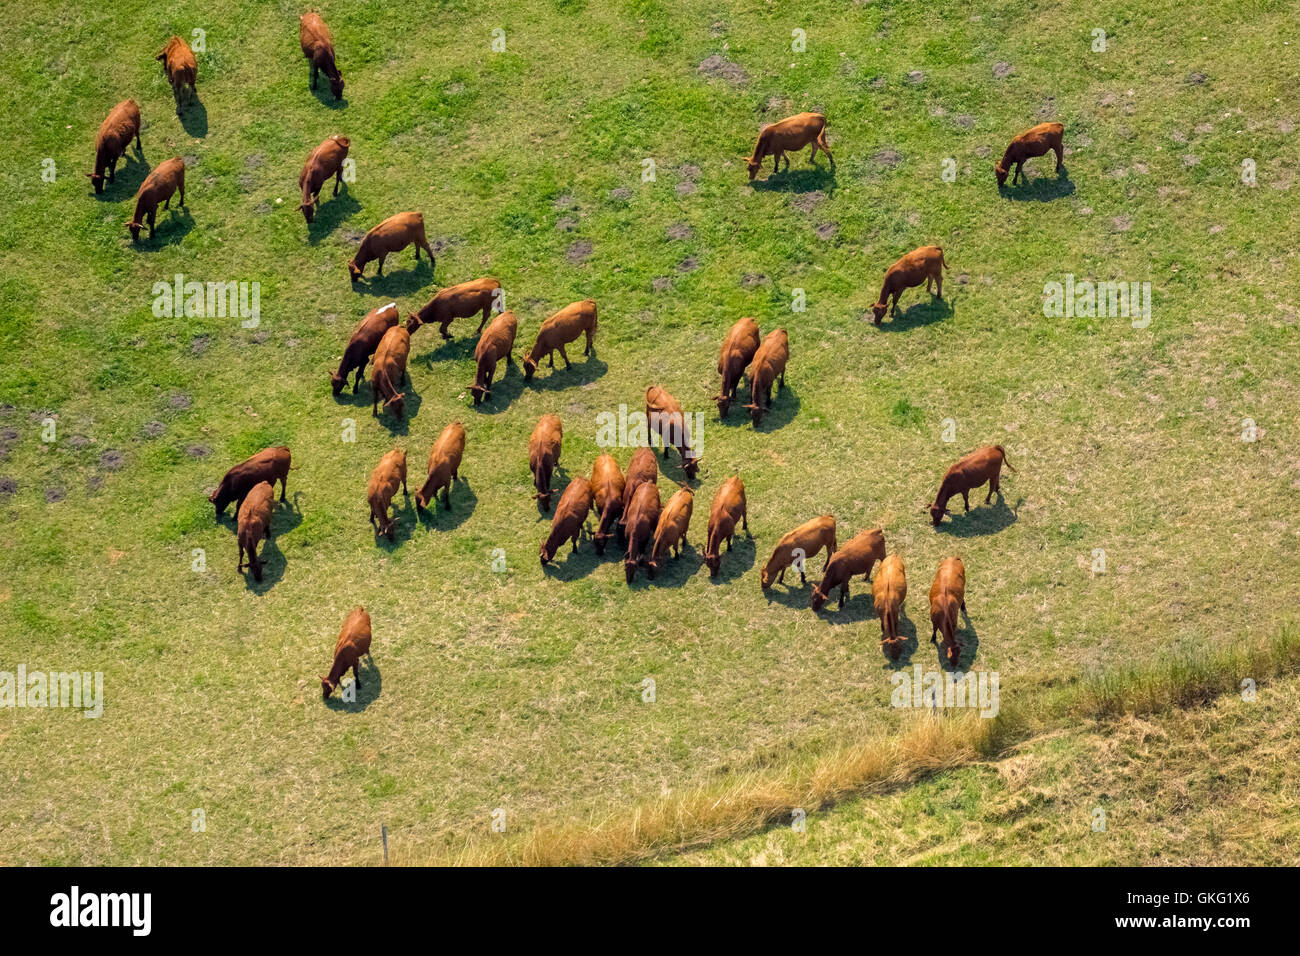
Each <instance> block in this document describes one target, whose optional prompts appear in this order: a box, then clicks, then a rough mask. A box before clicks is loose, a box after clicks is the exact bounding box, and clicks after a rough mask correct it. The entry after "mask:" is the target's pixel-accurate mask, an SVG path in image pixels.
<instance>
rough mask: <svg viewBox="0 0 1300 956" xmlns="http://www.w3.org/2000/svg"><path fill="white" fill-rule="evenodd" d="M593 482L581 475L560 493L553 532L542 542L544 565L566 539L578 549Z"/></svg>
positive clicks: (552, 523)
mask: <svg viewBox="0 0 1300 956" xmlns="http://www.w3.org/2000/svg"><path fill="white" fill-rule="evenodd" d="M591 499H592V489H591V482H590V481H588V480H587V479H586V478H583V477H582V476H581V475H579V476H578V477H577V478H574V479H573V480H572V481H571V482H569V484H568V487H566V488H565V489H564V494H562V495H560V503H559V504H558V505H557V506H556V508H555V518H554V519H553V520H552V521H551V533H550V534H549V535H547V537H546V540H545V541H543V542H542V552H541V559H542V565H543V567H544V566H545V565H546V564H547V563H548V562H549V561H550V560H551V559H552V558H554V557H555V552H556V551H557V550H559V547H560V545H562V544H563V543H564V542H565V541H570V540H571V541H572V542H573V551H574V553H575V554H576V553H577V551H578V538H579V537H581V535H582V527H583V524H584V523H585V522H586V520H587V514H588V513H589V512H590V511H591Z"/></svg>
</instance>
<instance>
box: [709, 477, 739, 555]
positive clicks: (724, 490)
mask: <svg viewBox="0 0 1300 956" xmlns="http://www.w3.org/2000/svg"><path fill="white" fill-rule="evenodd" d="M737 520H739V521H740V523H741V527H743V528H744V529H745V534H749V513H748V508H747V506H746V504H745V485H744V483H743V482H742V481H741V480H740V476H739V475H732V476H731V477H730V478H728V479H727V480H726V481H724V482H723V483H722V487H721V488H719V489H718V493H717V494H716V495H714V496H713V505H712V507H710V508H709V533H708V541H707V543H706V544H705V545H704V563H705V564H706V565H708V568H709V577H711V578H716V577H717V576H718V570H719V569H720V568H721V567H722V542H723V541H726V542H727V550H728V551H730V550H731V546H732V543H733V541H734V539H735V536H736V521H737Z"/></svg>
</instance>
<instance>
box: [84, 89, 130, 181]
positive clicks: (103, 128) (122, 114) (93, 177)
mask: <svg viewBox="0 0 1300 956" xmlns="http://www.w3.org/2000/svg"><path fill="white" fill-rule="evenodd" d="M132 139H134V140H135V148H136V151H137V152H138V153H140V154H141V156H142V157H143V155H144V147H143V146H141V145H140V107H139V106H137V105H136V103H135V100H123V101H122V102H120V103H118V104H117V105H116V106H114V107H113V108H112V109H111V110H110V111H109V113H108V116H107V117H105V119H104V122H103V123H101V124H100V126H99V135H98V136H96V137H95V171H94V172H93V173H86V176H87V177H89V179H90V182H91V183H92V184H93V185H94V187H95V192H96V193H102V192H103V191H104V174H105V173H107V174H108V181H109V182H110V183H111V182H114V181H115V180H116V174H117V161H118V160H119V159H121V158H122V157H123V156H125V155H126V151H127V149H128V148H129V147H130V145H131V140H132Z"/></svg>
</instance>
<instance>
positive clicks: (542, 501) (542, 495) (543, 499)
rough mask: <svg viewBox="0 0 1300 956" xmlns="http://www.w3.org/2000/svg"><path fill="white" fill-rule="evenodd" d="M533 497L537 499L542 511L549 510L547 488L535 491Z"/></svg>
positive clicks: (549, 495) (549, 503) (548, 491)
mask: <svg viewBox="0 0 1300 956" xmlns="http://www.w3.org/2000/svg"><path fill="white" fill-rule="evenodd" d="M533 497H534V498H536V499H537V503H538V504H539V505H541V506H542V510H543V511H550V510H551V492H550V489H549V488H548V489H547V490H546V491H539V492H537V494H535V495H533Z"/></svg>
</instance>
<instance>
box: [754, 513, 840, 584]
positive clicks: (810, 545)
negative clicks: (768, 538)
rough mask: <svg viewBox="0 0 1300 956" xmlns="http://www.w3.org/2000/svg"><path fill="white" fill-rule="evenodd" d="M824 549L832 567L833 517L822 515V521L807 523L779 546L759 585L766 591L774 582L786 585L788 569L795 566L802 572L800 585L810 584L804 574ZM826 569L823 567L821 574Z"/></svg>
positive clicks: (816, 520) (768, 561)
mask: <svg viewBox="0 0 1300 956" xmlns="http://www.w3.org/2000/svg"><path fill="white" fill-rule="evenodd" d="M822 548H825V549H826V564H830V561H831V556H832V555H834V554H835V548H836V545H835V516H834V515H822V516H821V517H820V518H813V519H812V520H811V521H805V522H804V523H803V524H801V525H799V527H797V528H795V529H794V530H793V531H791V532H789V533H788V534H786V535H785V536H784V537H782V538H781V540H780V541H778V542H777V543H776V548H774V549H773V551H772V556H771V557H770V558H768V559H767V564H765V565H763V571H762V574H761V575H760V576H759V583H760V584H761V585H762V587H763V590H764V591H766V590H767V589H768V588H770V587H771V586H772V584H773V581H775V582H777V583H780V584H784V583H785V570H786V568H788V567H790V565H792V564H794V565H795V566H796V567H797V568H798V569H799V583H800V584H807V583H808V577H807V575H806V574H805V573H804V571H805V570H806V568H807V563H806V562H807V561H808V560H809V559H810V558H812V557H814V556H815V555H816V554H817V552H818V551H820V550H821V549H822ZM825 570H826V568H825V566H823V567H822V571H823V572H825Z"/></svg>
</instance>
